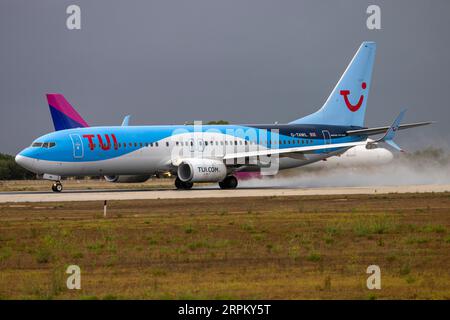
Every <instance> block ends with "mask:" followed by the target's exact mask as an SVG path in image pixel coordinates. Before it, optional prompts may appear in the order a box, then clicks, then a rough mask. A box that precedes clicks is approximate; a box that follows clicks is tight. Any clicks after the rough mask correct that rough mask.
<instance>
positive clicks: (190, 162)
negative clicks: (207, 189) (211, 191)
mask: <svg viewBox="0 0 450 320" xmlns="http://www.w3.org/2000/svg"><path fill="white" fill-rule="evenodd" d="M226 176H227V167H226V166H225V164H224V163H223V162H222V161H221V160H214V159H186V160H183V162H181V164H180V165H179V166H178V178H179V179H180V180H181V181H183V182H217V181H222V180H223V179H225V177H226Z"/></svg>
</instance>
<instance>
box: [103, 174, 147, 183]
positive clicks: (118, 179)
mask: <svg viewBox="0 0 450 320" xmlns="http://www.w3.org/2000/svg"><path fill="white" fill-rule="evenodd" d="M149 178H150V175H134V176H132V175H120V176H105V180H106V181H108V182H115V183H133V182H145V181H147V180H148V179H149Z"/></svg>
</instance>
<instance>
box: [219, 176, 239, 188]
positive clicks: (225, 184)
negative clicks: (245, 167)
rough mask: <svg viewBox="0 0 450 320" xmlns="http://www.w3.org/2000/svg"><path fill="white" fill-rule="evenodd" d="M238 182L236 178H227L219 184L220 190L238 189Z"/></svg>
mask: <svg viewBox="0 0 450 320" xmlns="http://www.w3.org/2000/svg"><path fill="white" fill-rule="evenodd" d="M237 185H238V181H237V179H236V177H235V176H227V177H226V178H225V179H223V180H222V181H220V182H219V186H220V189H236V187H237Z"/></svg>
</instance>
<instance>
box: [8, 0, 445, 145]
mask: <svg viewBox="0 0 450 320" xmlns="http://www.w3.org/2000/svg"><path fill="white" fill-rule="evenodd" d="M69 4H77V5H79V6H80V7H81V19H82V29H81V30H77V31H70V30H68V29H67V28H66V18H67V14H66V13H65V11H66V7H67V6H68V5H69ZM369 4H378V5H380V7H381V26H382V30H379V31H372V30H368V29H367V28H366V18H367V14H366V13H365V12H366V8H367V6H368V5H369ZM449 12H450V1H446V0H433V1H425V0H421V1H410V0H404V1H399V0H396V1H376V0H373V1H361V0H340V1H336V0H327V1H325V0H323V1H318V0H308V1H301V0H292V1H288V0H270V1H268V0H220V1H219V0H179V1H175V0H149V1H125V0H122V1H111V0H96V1H75V0H74V1H61V0H44V1H27V0H0V45H1V50H0V105H1V117H0V119H1V120H0V121H1V126H0V136H1V140H0V141H1V148H0V151H1V152H7V153H11V154H12V153H16V152H18V151H19V150H20V149H22V148H23V147H25V146H27V145H28V144H29V143H30V142H31V141H32V140H33V139H34V138H36V137H38V136H40V135H42V134H45V133H47V132H50V131H52V130H53V124H52V121H51V118H50V113H49V111H48V106H47V102H46V100H45V95H44V94H45V93H46V92H60V93H63V94H64V95H65V96H66V98H67V99H68V100H69V101H70V102H71V103H72V105H73V106H75V107H76V109H77V110H78V111H79V112H80V114H81V115H82V116H83V118H85V120H86V121H87V122H88V123H89V124H90V125H117V124H120V123H121V121H122V117H123V116H124V115H125V114H128V113H129V114H132V120H131V123H132V124H176V123H184V122H185V121H192V120H205V121H207V120H218V119H226V120H229V121H231V122H233V123H271V122H274V121H279V122H280V123H282V122H288V121H291V120H293V119H296V118H299V117H300V116H303V115H306V114H309V113H311V112H313V111H315V110H316V109H318V108H319V107H320V106H321V105H322V104H323V102H324V101H325V99H326V98H327V96H328V94H329V93H330V92H331V90H332V88H333V87H334V85H335V83H336V82H337V80H338V79H339V77H340V75H341V73H342V72H343V71H344V69H345V67H346V65H347V64H348V62H349V61H350V59H351V57H352V56H353V54H354V53H355V51H356V50H357V48H358V46H359V45H360V43H361V42H362V41H364V40H373V41H376V42H377V45H378V48H377V58H376V62H375V69H374V74H373V77H374V78H373V83H372V88H371V92H370V96H369V100H368V110H367V113H366V125H368V126H377V125H387V124H390V123H391V122H392V120H393V118H394V117H395V116H396V115H397V114H398V112H399V111H400V110H401V109H402V108H405V107H406V108H408V109H409V110H408V113H407V114H406V117H405V122H414V121H422V120H437V121H439V123H437V124H435V125H433V126H430V127H426V128H418V129H411V130H408V131H403V132H402V133H400V135H401V136H400V137H399V140H398V141H399V142H400V143H403V146H405V147H407V148H410V149H415V148H422V147H424V146H426V145H427V144H429V143H433V144H435V145H436V144H437V145H443V146H445V147H448V141H449V137H450V126H448V120H449V118H450V109H449V103H448V97H447V96H448V93H449V89H450V77H449V74H450V43H449V32H450V19H449V18H448V15H449Z"/></svg>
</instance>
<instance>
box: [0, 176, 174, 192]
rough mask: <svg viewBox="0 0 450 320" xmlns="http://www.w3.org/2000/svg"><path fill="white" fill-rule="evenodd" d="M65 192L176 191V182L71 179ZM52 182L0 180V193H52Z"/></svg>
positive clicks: (64, 181) (67, 181)
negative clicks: (113, 181)
mask: <svg viewBox="0 0 450 320" xmlns="http://www.w3.org/2000/svg"><path fill="white" fill-rule="evenodd" d="M62 183H63V185H64V190H97V189H111V190H112V189H133V190H151V189H174V188H175V187H174V180H173V179H171V178H165V179H157V178H154V179H149V180H147V181H145V182H142V183H111V182H107V181H105V180H104V179H101V180H99V179H92V180H91V179H82V180H76V179H69V180H63V181H62ZM51 186H52V182H51V181H47V180H0V192H8V191H51Z"/></svg>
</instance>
